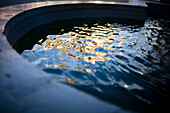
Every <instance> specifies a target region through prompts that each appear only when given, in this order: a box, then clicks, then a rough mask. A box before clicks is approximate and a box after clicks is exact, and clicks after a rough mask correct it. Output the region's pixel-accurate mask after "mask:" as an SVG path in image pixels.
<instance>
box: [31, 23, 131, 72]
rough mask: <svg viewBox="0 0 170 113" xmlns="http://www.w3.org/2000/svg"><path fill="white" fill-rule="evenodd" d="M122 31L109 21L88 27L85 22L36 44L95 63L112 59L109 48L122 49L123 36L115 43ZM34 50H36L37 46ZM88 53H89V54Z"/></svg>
mask: <svg viewBox="0 0 170 113" xmlns="http://www.w3.org/2000/svg"><path fill="white" fill-rule="evenodd" d="M63 31H64V29H61V32H63ZM121 33H122V31H119V30H118V29H117V28H116V27H115V25H114V24H109V23H107V24H105V26H101V25H99V24H98V23H95V24H93V27H88V25H87V24H83V27H78V26H74V27H73V29H72V31H70V32H68V33H63V34H62V35H48V36H47V39H46V40H45V41H44V42H43V43H42V40H39V43H40V44H36V45H37V46H44V49H45V50H48V49H52V48H55V49H57V50H60V51H63V52H65V53H66V54H67V55H68V56H71V57H74V58H76V59H79V60H84V61H85V62H89V63H92V64H95V62H96V61H103V62H104V61H105V60H111V58H110V57H109V54H110V52H106V51H107V50H111V51H114V50H115V46H117V47H119V50H122V48H121V45H122V43H123V39H125V38H124V37H123V36H121V37H120V39H119V40H118V43H117V44H116V45H115V44H114V43H113V42H114V41H117V38H116V37H115V36H116V35H120V34H121ZM129 36H130V35H129ZM126 38H127V37H126ZM70 49H73V50H74V52H75V53H76V52H77V53H81V54H80V55H76V54H74V53H71V52H70ZM96 49H99V50H96ZM100 49H101V50H100ZM32 50H35V48H33V49H32ZM87 53H89V54H88V55H87ZM116 55H122V52H118V53H116ZM58 58H59V59H60V60H62V61H66V60H65V59H64V58H61V57H58ZM84 66H87V64H84ZM47 67H65V68H67V67H68V66H66V65H63V64H57V65H47ZM75 69H77V70H79V71H86V72H88V73H91V70H90V69H82V68H80V67H76V68H75Z"/></svg>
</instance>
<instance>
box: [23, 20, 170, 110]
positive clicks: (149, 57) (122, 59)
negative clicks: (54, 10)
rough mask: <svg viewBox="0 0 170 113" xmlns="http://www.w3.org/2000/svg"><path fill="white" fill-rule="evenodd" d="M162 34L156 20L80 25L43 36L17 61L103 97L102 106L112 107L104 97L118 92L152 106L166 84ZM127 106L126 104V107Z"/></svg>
mask: <svg viewBox="0 0 170 113" xmlns="http://www.w3.org/2000/svg"><path fill="white" fill-rule="evenodd" d="M166 29H167V28H162V26H160V25H159V22H158V21H157V20H149V19H148V20H146V22H145V25H144V26H143V27H139V26H137V25H136V26H130V25H128V26H127V25H121V24H117V23H112V24H110V23H106V24H105V25H99V23H94V24H93V26H88V24H84V25H82V26H74V27H73V28H72V30H70V31H69V32H67V33H62V32H64V29H61V35H48V36H47V38H46V40H39V42H38V43H37V44H35V45H34V47H33V49H32V50H25V51H24V52H23V53H22V56H23V57H24V58H26V59H28V60H29V61H30V62H32V63H33V64H35V65H37V66H38V67H39V68H41V69H43V70H44V71H46V72H47V73H50V74H52V78H55V79H57V80H59V81H66V82H69V83H70V84H73V85H76V86H75V87H78V88H79V87H81V88H80V89H83V87H88V88H85V89H84V90H85V91H87V92H90V90H87V89H90V88H91V89H93V90H95V91H96V92H98V93H99V95H105V96H106V97H105V96H104V97H101V98H105V99H106V100H108V99H109V101H112V102H115V100H116V99H117V96H116V95H115V94H113V95H111V98H113V99H114V100H112V99H111V98H109V97H108V98H107V96H108V95H109V96H110V93H113V92H112V90H113V91H114V90H115V91H117V88H118V89H119V90H118V92H119V91H120V92H121V90H120V87H121V88H124V89H126V90H128V91H130V94H128V93H127V94H125V95H131V96H132V95H133V96H132V97H129V98H131V99H130V100H134V99H136V100H135V102H134V103H136V102H137V103H138V102H139V103H140V102H141V103H143V102H144V103H145V104H146V103H147V104H149V105H154V104H155V102H156V104H157V100H155V99H156V98H157V97H159V96H160V94H161V95H162V93H163V94H164V96H165V97H168V94H166V93H165V92H167V89H166V87H164V86H165V84H169V74H168V72H169V69H168V67H169V58H168V55H169V49H168V47H169V43H167V39H166V38H167V34H166V33H163V32H162V31H163V30H166ZM59 34H60V33H59ZM79 85H80V86H79ZM81 85H84V86H81ZM106 86H107V87H106ZM108 87H110V89H108ZM106 89H107V90H106ZM151 89H152V90H151ZM134 90H136V91H134ZM140 91H142V92H143V93H144V94H143V93H141V94H140ZM153 91H154V92H155V91H156V92H157V93H154V92H153ZM92 92H93V91H92ZM92 92H90V93H92ZM96 92H95V93H96ZM95 93H94V94H95ZM147 93H148V94H150V95H153V98H149V97H148V96H147V95H146V94H147ZM121 95H122V96H123V94H121ZM99 97H100V96H99ZM118 98H119V99H118V101H119V100H121V99H120V97H118ZM162 98H164V97H162ZM130 100H126V102H127V103H130V104H131V101H130ZM124 101H125V100H124ZM158 102H159V101H158ZM132 103H133V102H132ZM134 103H133V104H134ZM158 105H159V104H158ZM136 106H137V107H139V106H138V105H136ZM139 108H140V107H139Z"/></svg>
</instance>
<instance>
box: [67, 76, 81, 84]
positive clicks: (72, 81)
mask: <svg viewBox="0 0 170 113" xmlns="http://www.w3.org/2000/svg"><path fill="white" fill-rule="evenodd" d="M65 80H66V81H67V82H70V83H78V82H76V81H74V80H72V79H70V78H68V77H66V78H65Z"/></svg>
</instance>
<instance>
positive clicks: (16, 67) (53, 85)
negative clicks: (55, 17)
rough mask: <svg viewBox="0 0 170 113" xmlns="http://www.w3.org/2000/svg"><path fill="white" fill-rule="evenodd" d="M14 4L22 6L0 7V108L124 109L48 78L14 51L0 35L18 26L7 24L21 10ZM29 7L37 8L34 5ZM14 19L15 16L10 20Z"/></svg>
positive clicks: (37, 109)
mask: <svg viewBox="0 0 170 113" xmlns="http://www.w3.org/2000/svg"><path fill="white" fill-rule="evenodd" d="M31 4H34V3H31ZM17 6H22V5H16V6H9V7H5V8H1V9H2V11H3V12H5V13H4V15H3V16H4V18H5V19H4V18H3V19H2V17H1V19H2V20H4V21H3V22H1V26H0V27H1V28H0V31H1V34H0V66H1V68H0V72H1V76H0V87H1V89H0V91H1V94H0V111H2V112H18V113H20V112H22V113H23V112H26V113H29V112H38V113H43V112H44V113H45V112H46V113H47V112H51V113H53V112H54V113H55V112H56V110H57V111H58V112H70V110H71V112H74V113H80V112H84V113H86V112H89V113H94V112H98V113H100V112H101V113H103V112H126V111H124V110H122V109H120V108H118V107H116V106H114V105H110V104H108V103H106V102H103V101H101V100H98V99H96V98H95V97H93V96H91V95H88V94H86V93H83V92H81V91H79V90H77V89H75V88H73V87H70V86H68V85H65V84H62V83H59V82H56V81H55V80H51V79H50V78H49V77H48V75H47V74H46V73H45V72H42V71H41V70H38V69H37V68H35V66H34V65H32V64H30V63H29V62H27V61H26V60H24V59H23V58H22V57H21V56H20V55H19V54H17V53H16V51H15V50H13V49H12V47H11V46H10V45H9V42H10V41H9V42H8V41H7V38H6V37H5V36H4V35H2V31H3V27H4V26H5V25H7V26H6V28H5V32H4V34H5V35H7V37H8V35H9V34H10V32H11V31H10V29H12V28H14V26H15V25H17V24H16V23H17V22H14V23H13V22H12V23H11V25H10V24H9V23H10V22H8V23H7V24H6V22H7V21H8V20H9V19H10V18H11V17H13V15H14V14H13V13H15V14H17V13H18V12H22V9H19V8H18V7H17ZM28 6H29V5H28ZM40 6H41V5H40ZM38 7H39V6H38ZM51 7H53V6H51ZM127 7H130V6H127ZM135 7H136V6H135ZM10 8H13V9H11V10H13V12H12V13H11V12H10V10H9V9H10ZM32 8H37V6H36V7H32ZM136 8H139V7H136ZM141 8H143V7H141ZM28 9H29V8H28ZM17 10H19V11H17ZM145 10H146V9H145ZM29 11H32V10H29ZM24 12H27V11H24ZM8 14H9V15H10V14H11V16H8ZM21 14H22V13H21ZM14 18H16V16H15V17H13V18H12V19H14ZM18 22H20V21H18ZM12 24H14V26H13V25H12ZM9 26H11V27H9ZM12 36H14V35H11V37H12ZM8 40H9V38H8ZM11 44H12V43H11ZM59 102H60V103H59ZM63 106H64V107H63ZM77 108H78V109H77Z"/></svg>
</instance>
